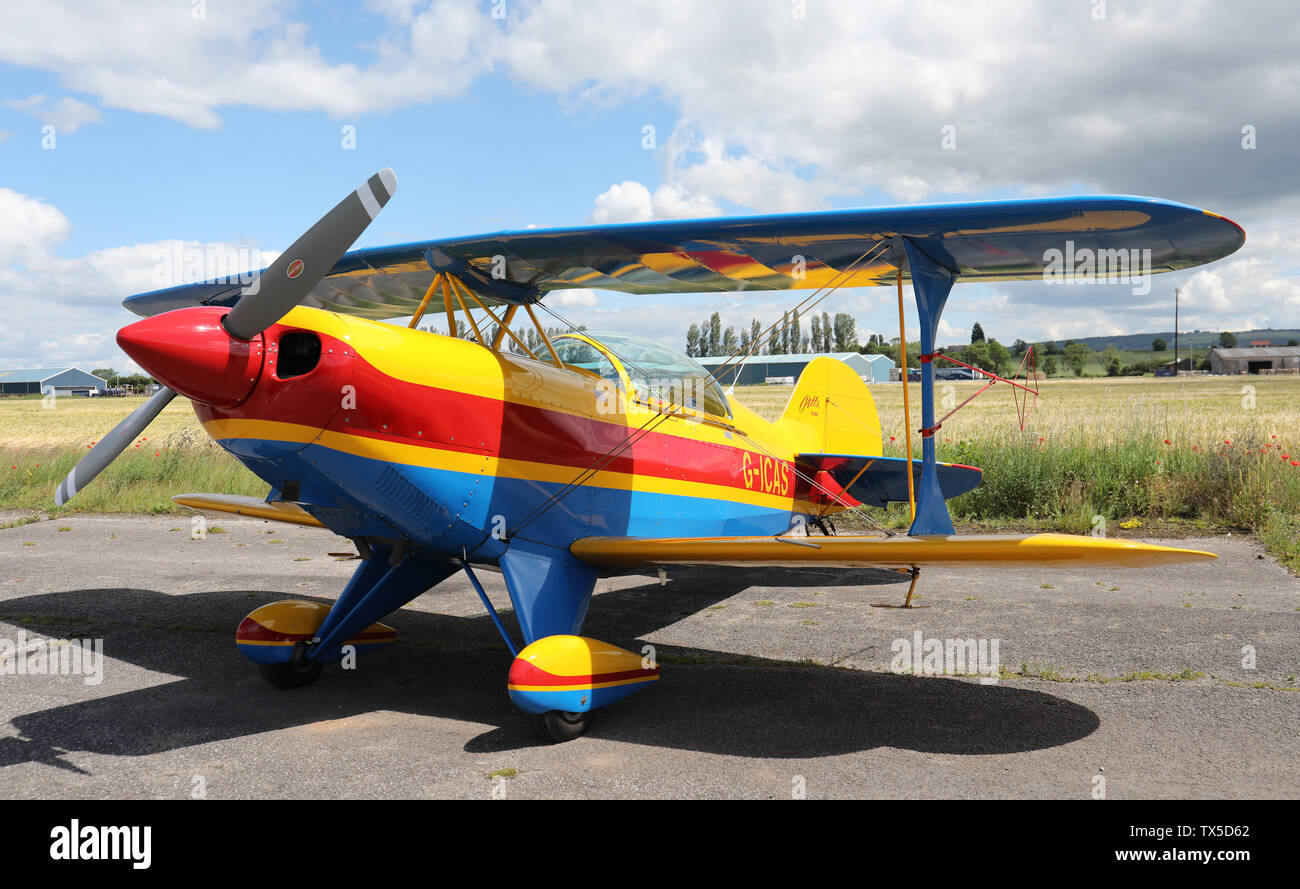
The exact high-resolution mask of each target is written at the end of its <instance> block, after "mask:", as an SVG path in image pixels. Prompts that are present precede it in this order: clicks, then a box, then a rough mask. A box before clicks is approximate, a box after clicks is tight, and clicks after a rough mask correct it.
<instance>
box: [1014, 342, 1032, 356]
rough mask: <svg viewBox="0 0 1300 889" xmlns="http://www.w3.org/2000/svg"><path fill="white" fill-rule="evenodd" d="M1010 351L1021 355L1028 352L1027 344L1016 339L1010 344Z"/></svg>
mask: <svg viewBox="0 0 1300 889" xmlns="http://www.w3.org/2000/svg"><path fill="white" fill-rule="evenodd" d="M1011 351H1012V352H1014V353H1015V354H1017V355H1023V354H1025V352H1027V351H1029V343H1027V342H1025V341H1024V340H1022V339H1017V340H1016V341H1015V342H1014V343H1012V344H1011Z"/></svg>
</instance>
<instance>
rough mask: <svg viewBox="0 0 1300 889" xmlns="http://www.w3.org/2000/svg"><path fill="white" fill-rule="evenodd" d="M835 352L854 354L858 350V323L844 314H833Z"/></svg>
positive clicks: (850, 316)
mask: <svg viewBox="0 0 1300 889" xmlns="http://www.w3.org/2000/svg"><path fill="white" fill-rule="evenodd" d="M834 329H835V351H836V352H856V351H857V350H858V322H856V321H854V320H853V316H852V315H850V314H847V313H846V312H837V313H836V314H835V328H834Z"/></svg>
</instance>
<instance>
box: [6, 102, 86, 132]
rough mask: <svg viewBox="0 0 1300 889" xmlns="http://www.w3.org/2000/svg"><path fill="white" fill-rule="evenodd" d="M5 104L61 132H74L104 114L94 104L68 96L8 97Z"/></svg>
mask: <svg viewBox="0 0 1300 889" xmlns="http://www.w3.org/2000/svg"><path fill="white" fill-rule="evenodd" d="M4 104H5V106H6V107H9V108H12V109H14V110H15V111H21V112H23V113H24V114H30V115H31V116H32V117H34V118H36V119H37V120H39V121H40V122H41V123H48V124H53V125H54V128H55V129H56V130H57V131H59V132H61V133H75V132H76V131H77V130H79V129H81V127H83V126H85V125H86V124H88V123H99V122H101V121H102V120H103V119H104V116H103V115H102V114H100V113H99V109H98V108H96V107H95V106H94V105H87V104H86V103H85V102H81V101H78V100H77V99H74V98H72V97H70V96H64V97H63V98H62V99H59V100H58V101H57V102H53V103H52V102H50V98H49V96H41V95H36V96H28V97H27V98H26V99H9V100H6V101H5V103H4Z"/></svg>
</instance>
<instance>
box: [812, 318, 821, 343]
mask: <svg viewBox="0 0 1300 889" xmlns="http://www.w3.org/2000/svg"><path fill="white" fill-rule="evenodd" d="M812 350H813V351H814V352H820V351H821V350H822V319H821V318H820V317H819V316H818V314H817V313H816V312H813V316H812Z"/></svg>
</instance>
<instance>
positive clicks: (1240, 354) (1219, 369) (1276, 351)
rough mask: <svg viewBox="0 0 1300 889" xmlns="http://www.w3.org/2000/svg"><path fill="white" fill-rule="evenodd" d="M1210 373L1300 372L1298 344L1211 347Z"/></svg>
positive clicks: (1299, 349) (1299, 348)
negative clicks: (1234, 347)
mask: <svg viewBox="0 0 1300 889" xmlns="http://www.w3.org/2000/svg"><path fill="white" fill-rule="evenodd" d="M1210 373H1212V374H1260V373H1262V374H1293V373H1300V346H1269V347H1267V348H1260V347H1258V346H1256V347H1252V348H1249V349H1211V350H1210Z"/></svg>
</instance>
